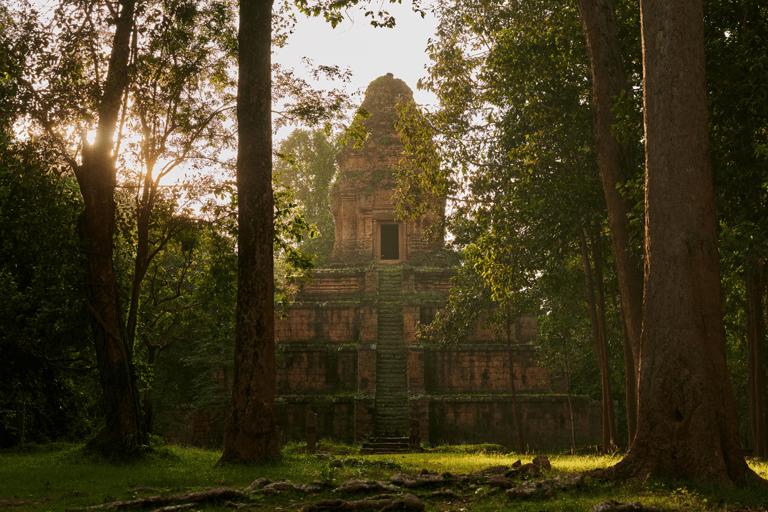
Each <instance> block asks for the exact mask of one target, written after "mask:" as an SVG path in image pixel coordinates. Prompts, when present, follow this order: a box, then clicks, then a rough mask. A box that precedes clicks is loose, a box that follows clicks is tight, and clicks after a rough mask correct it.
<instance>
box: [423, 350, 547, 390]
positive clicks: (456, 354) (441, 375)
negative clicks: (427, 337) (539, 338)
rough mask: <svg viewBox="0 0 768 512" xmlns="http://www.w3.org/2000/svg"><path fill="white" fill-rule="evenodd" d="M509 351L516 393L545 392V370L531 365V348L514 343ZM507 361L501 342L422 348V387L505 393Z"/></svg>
mask: <svg viewBox="0 0 768 512" xmlns="http://www.w3.org/2000/svg"><path fill="white" fill-rule="evenodd" d="M512 353H513V355H514V361H513V370H514V374H515V389H516V390H517V392H519V393H525V392H539V393H547V392H549V391H550V378H549V371H548V370H547V369H545V368H542V367H540V366H538V365H536V364H535V362H534V361H533V355H534V352H533V348H532V347H529V346H516V347H515V348H513V349H512ZM509 361H510V351H509V350H508V349H507V347H506V346H503V345H469V346H467V345H454V346H450V347H445V348H436V347H426V348H424V388H425V390H426V392H427V393H430V394H457V393H458V394H461V393H480V392H482V393H509V390H510V388H511V381H510V371H509Z"/></svg>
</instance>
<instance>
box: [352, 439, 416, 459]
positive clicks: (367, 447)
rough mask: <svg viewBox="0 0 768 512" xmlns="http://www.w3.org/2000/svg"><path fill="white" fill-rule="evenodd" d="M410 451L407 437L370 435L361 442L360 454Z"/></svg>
mask: <svg viewBox="0 0 768 512" xmlns="http://www.w3.org/2000/svg"><path fill="white" fill-rule="evenodd" d="M410 451H411V450H410V446H409V445H408V438H407V437H372V438H370V439H369V440H367V441H365V442H364V443H363V446H362V448H360V455H383V454H388V453H409V452H410Z"/></svg>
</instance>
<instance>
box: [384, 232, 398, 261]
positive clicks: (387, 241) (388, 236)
mask: <svg viewBox="0 0 768 512" xmlns="http://www.w3.org/2000/svg"><path fill="white" fill-rule="evenodd" d="M399 227H400V226H398V225H397V224H382V225H381V259H382V260H399V259H400V231H399Z"/></svg>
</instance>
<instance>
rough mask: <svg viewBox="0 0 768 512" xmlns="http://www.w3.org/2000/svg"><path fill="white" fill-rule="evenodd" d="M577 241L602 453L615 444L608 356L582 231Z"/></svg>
mask: <svg viewBox="0 0 768 512" xmlns="http://www.w3.org/2000/svg"><path fill="white" fill-rule="evenodd" d="M579 242H580V246H581V262H582V264H583V266H584V279H585V281H586V286H587V305H588V309H589V322H590V324H591V325H592V338H593V340H594V343H595V352H596V353H597V361H598V365H599V366H600V380H601V386H600V387H601V389H602V404H603V436H602V448H601V450H602V453H611V452H612V451H613V449H614V447H615V446H616V440H615V438H613V437H612V433H613V432H612V430H613V429H611V417H612V412H613V401H612V400H611V385H610V378H609V375H608V358H607V354H606V352H605V350H603V345H604V344H603V334H602V333H601V331H600V321H599V319H598V315H597V307H596V305H595V302H596V301H595V287H594V279H593V276H592V266H591V265H590V262H589V250H588V248H587V241H586V238H585V237H584V232H583V231H582V232H580V233H579Z"/></svg>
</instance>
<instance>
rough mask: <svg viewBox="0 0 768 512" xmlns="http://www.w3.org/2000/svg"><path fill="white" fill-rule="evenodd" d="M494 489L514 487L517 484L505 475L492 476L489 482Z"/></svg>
mask: <svg viewBox="0 0 768 512" xmlns="http://www.w3.org/2000/svg"><path fill="white" fill-rule="evenodd" d="M489 483H490V484H491V485H492V486H493V487H514V486H516V485H517V482H515V481H514V480H512V479H511V478H507V477H505V476H503V475H491V479H490V482H489Z"/></svg>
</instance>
